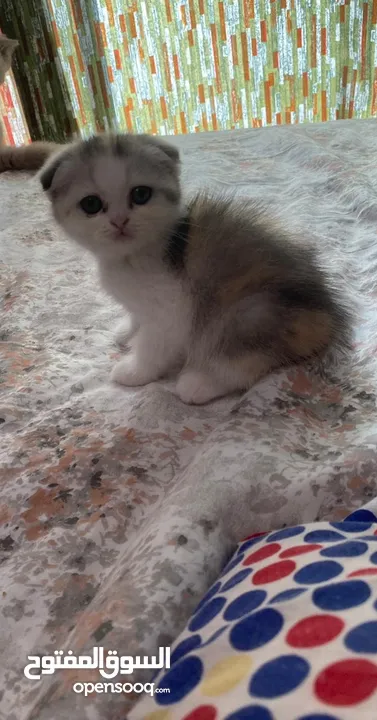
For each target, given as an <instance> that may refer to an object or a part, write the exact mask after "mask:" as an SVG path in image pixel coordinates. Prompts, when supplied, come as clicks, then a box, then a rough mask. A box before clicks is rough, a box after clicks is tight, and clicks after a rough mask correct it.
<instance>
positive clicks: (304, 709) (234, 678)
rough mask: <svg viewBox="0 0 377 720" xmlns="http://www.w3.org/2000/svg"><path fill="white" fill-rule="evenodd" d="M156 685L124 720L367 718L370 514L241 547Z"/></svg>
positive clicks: (376, 651)
mask: <svg viewBox="0 0 377 720" xmlns="http://www.w3.org/2000/svg"><path fill="white" fill-rule="evenodd" d="M155 688H158V689H159V690H160V692H159V693H155V694H154V695H153V697H151V696H150V697H146V698H145V699H143V700H141V702H140V703H139V704H138V705H136V707H135V708H134V710H133V712H131V714H130V716H129V718H130V720H220V719H224V720H356V718H360V720H361V719H362V720H376V718H377V513H376V512H375V511H374V510H373V512H372V511H371V510H368V509H362V510H358V511H356V512H354V513H353V514H352V515H350V516H349V517H348V518H346V520H344V521H342V522H332V523H327V522H322V523H312V524H309V525H297V526H295V527H289V528H285V529H283V530H279V531H277V532H270V533H257V534H255V535H251V536H250V537H249V538H246V539H245V540H244V541H243V542H241V543H240V544H239V546H238V549H237V551H236V553H235V555H234V556H233V558H232V559H231V560H230V562H229V563H228V564H227V566H226V567H225V568H224V570H223V572H222V574H221V576H220V577H219V579H218V580H217V582H215V584H214V585H213V586H212V587H211V588H210V590H209V591H208V593H207V594H206V595H205V597H204V598H203V599H202V600H201V602H200V603H199V605H198V607H197V608H196V610H195V612H194V614H193V615H192V616H191V618H190V620H189V622H188V624H187V626H186V628H185V630H184V631H183V633H182V634H181V636H180V637H179V638H178V640H177V642H176V643H175V645H173V647H172V653H171V665H170V669H168V670H167V671H165V672H164V674H162V675H161V674H160V675H158V676H157V677H156V678H155ZM161 689H165V691H164V692H161Z"/></svg>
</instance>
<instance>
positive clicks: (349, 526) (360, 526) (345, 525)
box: [330, 520, 372, 533]
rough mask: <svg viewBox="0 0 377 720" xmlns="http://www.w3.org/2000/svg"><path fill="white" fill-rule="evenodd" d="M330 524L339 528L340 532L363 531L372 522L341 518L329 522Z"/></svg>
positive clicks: (367, 528)
mask: <svg viewBox="0 0 377 720" xmlns="http://www.w3.org/2000/svg"><path fill="white" fill-rule="evenodd" d="M330 525H332V527H334V528H336V529H337V530H341V531H342V532H348V533H357V532H364V530H369V528H370V527H371V525H372V523H370V522H368V523H365V522H354V521H353V520H350V521H348V520H343V522H333V523H330Z"/></svg>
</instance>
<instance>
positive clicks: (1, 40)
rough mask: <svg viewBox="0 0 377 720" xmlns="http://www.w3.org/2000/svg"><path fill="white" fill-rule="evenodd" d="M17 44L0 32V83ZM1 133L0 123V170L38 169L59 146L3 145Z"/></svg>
mask: <svg viewBox="0 0 377 720" xmlns="http://www.w3.org/2000/svg"><path fill="white" fill-rule="evenodd" d="M17 46H18V42H17V40H10V39H9V38H7V37H6V36H5V35H1V34H0V85H2V83H3V82H4V80H5V75H6V73H7V72H8V70H10V67H11V64H12V56H13V53H14V51H15V49H16V47H17ZM2 140H3V134H2V127H1V123H0V172H5V170H39V169H40V168H41V167H42V165H43V164H44V163H45V162H46V160H47V159H48V158H49V157H50V155H51V154H52V153H53V152H55V151H56V150H57V149H58V148H59V147H61V146H59V145H56V144H55V143H49V142H34V143H31V145H24V146H22V147H14V146H13V145H11V146H8V145H3V143H2Z"/></svg>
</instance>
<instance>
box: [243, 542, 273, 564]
mask: <svg viewBox="0 0 377 720" xmlns="http://www.w3.org/2000/svg"><path fill="white" fill-rule="evenodd" d="M280 549H281V545H279V543H271V544H270V545H265V546H264V547H262V548H259V550H255V552H253V553H251V555H248V556H247V558H245V560H244V561H243V563H242V565H251V564H252V563H256V562H260V561H261V560H266V558H269V557H271V555H275V554H276V553H277V552H279V550H280Z"/></svg>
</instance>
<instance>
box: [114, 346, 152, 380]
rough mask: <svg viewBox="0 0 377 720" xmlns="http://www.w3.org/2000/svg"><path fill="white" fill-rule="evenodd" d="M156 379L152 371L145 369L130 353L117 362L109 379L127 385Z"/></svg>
mask: <svg viewBox="0 0 377 720" xmlns="http://www.w3.org/2000/svg"><path fill="white" fill-rule="evenodd" d="M156 379H157V378H156V377H155V376H154V375H152V373H150V372H148V371H146V370H145V369H144V368H143V367H142V366H141V365H140V363H138V362H137V358H136V356H134V355H132V354H130V355H128V356H127V357H126V358H125V359H124V360H121V361H120V362H118V363H117V364H116V365H115V367H114V369H113V371H112V373H111V380H112V381H113V382H116V383H119V385H128V387H136V386H137V385H147V384H148V383H150V382H153V380H156Z"/></svg>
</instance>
